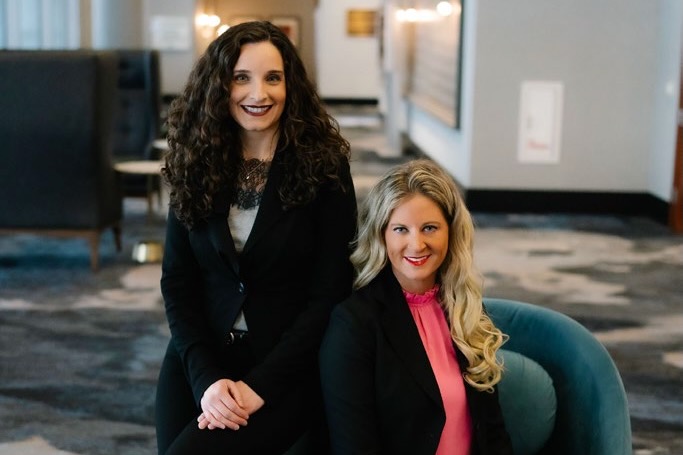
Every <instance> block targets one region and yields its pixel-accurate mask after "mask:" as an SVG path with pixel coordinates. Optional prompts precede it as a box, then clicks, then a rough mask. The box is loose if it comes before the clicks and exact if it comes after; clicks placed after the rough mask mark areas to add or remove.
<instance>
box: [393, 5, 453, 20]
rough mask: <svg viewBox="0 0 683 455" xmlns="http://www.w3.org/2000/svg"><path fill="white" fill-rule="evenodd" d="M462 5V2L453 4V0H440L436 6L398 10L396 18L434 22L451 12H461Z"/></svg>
mask: <svg viewBox="0 0 683 455" xmlns="http://www.w3.org/2000/svg"><path fill="white" fill-rule="evenodd" d="M461 11H462V7H461V6H460V2H456V5H455V6H454V5H453V2H452V1H445V0H444V1H440V2H439V3H438V4H437V5H436V7H435V8H433V9H432V8H420V9H417V8H407V9H399V10H398V11H396V19H397V20H398V21H399V22H433V21H436V20H438V19H440V18H442V17H448V16H450V15H451V14H454V13H455V14H460V12H461Z"/></svg>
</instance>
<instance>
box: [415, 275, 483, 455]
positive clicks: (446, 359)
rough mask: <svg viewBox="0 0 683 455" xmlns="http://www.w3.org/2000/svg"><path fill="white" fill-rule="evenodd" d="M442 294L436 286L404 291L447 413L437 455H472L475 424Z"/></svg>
mask: <svg viewBox="0 0 683 455" xmlns="http://www.w3.org/2000/svg"><path fill="white" fill-rule="evenodd" d="M438 291H439V286H438V285H436V286H435V287H433V288H432V289H430V290H429V291H427V292H425V293H424V294H411V293H410V292H407V291H405V290H404V291H403V295H404V296H405V298H406V301H407V302H408V307H409V308H410V312H411V314H412V315H413V319H414V320H415V324H416V325H417V331H418V332H419V333H420V338H421V339H422V344H423V345H424V348H425V351H426V352H427V357H429V363H430V364H431V366H432V371H433V372H434V376H435V377H436V382H437V383H438V384H439V391H440V392H441V399H442V400H443V407H444V410H445V411H446V424H445V425H444V427H443V432H442V433H441V440H440V441H439V448H438V449H437V451H436V455H468V454H469V453H470V446H471V444H472V421H471V419H470V413H469V410H468V408H467V397H466V396H465V384H464V381H463V378H462V373H461V371H460V366H459V365H458V361H457V359H456V354H455V349H454V348H453V342H452V338H451V334H450V330H449V328H448V324H447V323H446V317H445V316H444V312H443V310H442V309H441V305H439V302H438V301H437V294H438Z"/></svg>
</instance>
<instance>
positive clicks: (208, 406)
mask: <svg viewBox="0 0 683 455" xmlns="http://www.w3.org/2000/svg"><path fill="white" fill-rule="evenodd" d="M200 404H201V407H202V414H201V415H200V416H199V417H198V418H197V422H198V426H199V428H200V429H202V430H203V429H204V428H208V429H209V430H213V429H214V428H221V429H225V428H230V429H231V430H239V428H240V427H241V426H245V425H246V424H247V419H248V418H249V413H248V412H247V411H246V410H245V409H244V405H243V402H242V396H241V394H240V391H239V388H238V386H237V385H236V384H235V382H233V381H231V380H230V379H219V380H218V381H216V382H214V383H213V384H211V385H210V386H209V388H208V389H206V391H205V392H204V396H202V399H201V401H200Z"/></svg>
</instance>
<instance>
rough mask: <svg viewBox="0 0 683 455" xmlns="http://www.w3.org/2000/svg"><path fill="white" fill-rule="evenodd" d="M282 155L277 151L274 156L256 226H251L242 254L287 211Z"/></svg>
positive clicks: (255, 222)
mask: <svg viewBox="0 0 683 455" xmlns="http://www.w3.org/2000/svg"><path fill="white" fill-rule="evenodd" d="M281 157H282V153H276V154H275V157H274V158H273V162H272V164H271V167H270V172H269V173H268V181H267V182H266V187H265V188H264V189H263V197H262V198H261V205H260V207H259V208H258V213H257V214H256V219H255V220H254V226H253V227H252V228H251V232H250V233H249V237H248V238H247V243H245V245H244V250H243V251H242V254H246V253H248V252H249V250H250V249H251V248H252V247H253V245H254V244H255V243H256V242H258V241H259V239H260V238H261V237H263V236H264V235H265V234H267V233H268V232H269V230H270V227H271V226H272V225H273V223H275V221H277V220H278V218H280V217H281V216H282V214H283V213H284V212H285V209H284V207H283V206H282V201H281V200H280V194H279V188H280V184H281V183H282V178H283V175H284V169H283V164H282V159H281Z"/></svg>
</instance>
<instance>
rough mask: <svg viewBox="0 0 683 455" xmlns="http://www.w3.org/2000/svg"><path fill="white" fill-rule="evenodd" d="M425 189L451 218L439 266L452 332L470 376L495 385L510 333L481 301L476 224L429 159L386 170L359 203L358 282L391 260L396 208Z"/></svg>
mask: <svg viewBox="0 0 683 455" xmlns="http://www.w3.org/2000/svg"><path fill="white" fill-rule="evenodd" d="M415 194H421V195H423V196H425V197H428V198H429V199H431V200H432V201H434V202H435V203H436V204H437V205H438V206H439V208H440V209H441V211H442V212H443V215H444V218H445V219H446V220H447V221H448V223H449V232H448V253H447V255H446V257H445V259H444V261H443V263H442V264H441V267H440V268H439V271H438V276H437V282H438V283H439V284H440V287H439V302H440V303H441V306H442V307H443V310H444V313H445V315H446V319H447V321H448V323H449V327H450V331H451V337H452V338H453V341H454V342H455V344H456V346H457V347H458V349H459V350H460V351H461V352H462V353H463V355H464V356H465V358H467V363H468V365H469V366H468V367H467V371H465V372H464V375H463V376H464V378H465V381H467V382H468V383H469V384H470V385H472V386H473V387H475V388H476V389H477V390H480V391H492V390H493V386H494V385H495V384H497V383H498V382H499V381H500V379H501V376H502V371H503V365H502V363H501V362H500V361H499V360H498V359H497V357H496V352H497V351H498V349H499V348H500V346H501V345H502V344H503V342H504V341H505V339H506V336H505V335H504V334H503V333H502V332H501V331H500V330H499V329H498V328H497V327H495V326H494V325H493V322H492V321H491V319H490V318H489V317H488V315H487V314H486V313H485V312H484V308H483V305H482V279H481V276H480V274H479V273H478V271H477V270H476V268H475V266H474V262H473V254H472V252H473V246H474V245H473V244H474V224H473V222H472V217H471V216H470V213H469V211H468V210H467V207H466V206H465V202H464V200H463V198H462V196H461V195H460V191H459V190H458V188H457V186H456V185H455V182H454V181H453V179H452V178H451V177H450V176H449V175H448V174H447V173H446V172H445V171H444V170H443V169H442V168H441V167H440V166H438V165H437V164H435V163H434V162H432V161H429V160H424V159H420V160H413V161H410V162H408V163H405V164H403V165H399V166H396V167H394V168H392V169H391V170H390V171H389V172H387V173H386V174H385V175H384V176H383V177H382V179H381V180H380V181H379V182H378V183H377V184H376V185H375V186H374V187H373V188H372V189H371V190H370V193H369V194H368V196H367V198H366V199H365V201H364V202H363V204H362V205H361V208H360V215H359V216H360V220H359V230H358V235H357V237H356V239H355V241H354V247H355V248H354V252H353V254H352V255H351V261H352V262H353V265H354V267H355V269H356V279H355V281H354V287H356V288H360V287H362V286H365V285H367V284H368V283H370V281H372V280H373V279H374V278H375V277H376V276H377V275H378V274H379V273H380V271H381V270H382V269H383V268H384V267H385V266H386V264H387V261H388V256H387V249H386V242H385V231H386V229H387V225H388V223H389V218H390V217H391V214H392V213H393V211H394V209H395V208H396V207H398V206H399V205H400V204H401V203H402V202H403V201H404V200H405V199H406V198H407V197H409V196H412V195H415Z"/></svg>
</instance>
